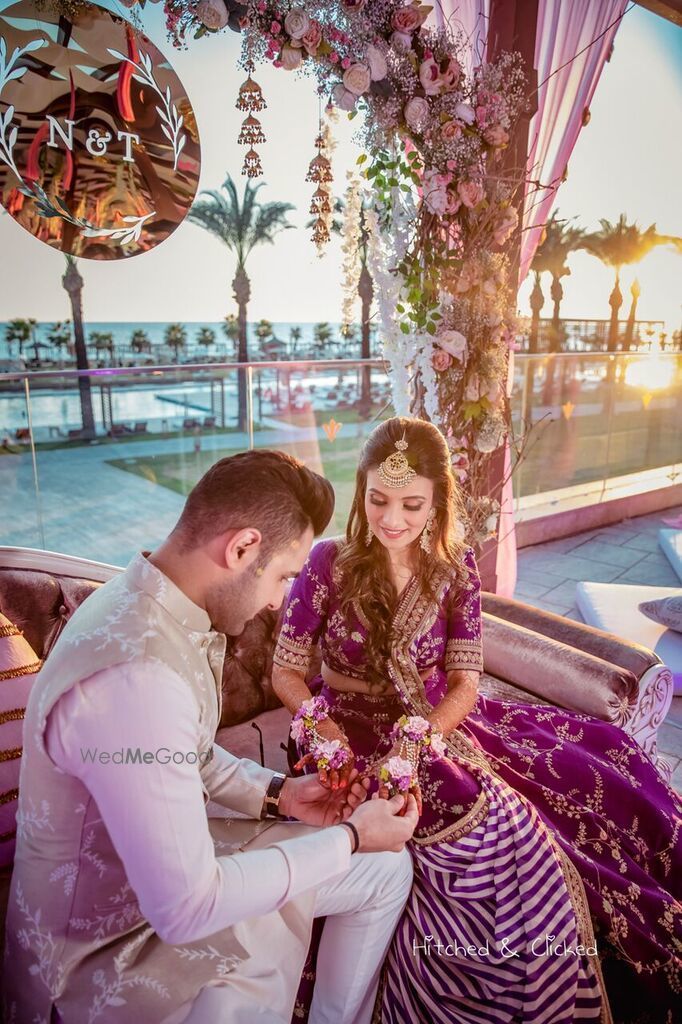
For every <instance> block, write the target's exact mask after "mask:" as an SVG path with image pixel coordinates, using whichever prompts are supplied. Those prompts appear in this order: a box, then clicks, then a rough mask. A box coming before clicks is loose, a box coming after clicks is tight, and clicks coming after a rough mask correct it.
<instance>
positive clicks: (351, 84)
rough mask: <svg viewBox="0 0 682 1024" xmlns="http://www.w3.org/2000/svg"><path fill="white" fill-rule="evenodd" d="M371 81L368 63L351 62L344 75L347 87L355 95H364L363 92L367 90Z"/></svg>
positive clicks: (344, 82)
mask: <svg viewBox="0 0 682 1024" xmlns="http://www.w3.org/2000/svg"><path fill="white" fill-rule="evenodd" d="M371 81H372V79H371V77H370V73H369V68H368V67H367V65H366V64H351V66H350V67H349V68H348V69H347V70H346V71H345V72H344V75H343V84H344V86H345V88H346V89H347V90H348V92H352V93H353V94H354V95H355V96H362V94H363V92H367V90H368V89H369V87H370V83H371Z"/></svg>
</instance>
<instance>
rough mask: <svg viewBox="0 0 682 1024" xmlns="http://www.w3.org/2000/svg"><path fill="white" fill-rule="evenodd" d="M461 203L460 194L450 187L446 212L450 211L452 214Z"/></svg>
mask: <svg viewBox="0 0 682 1024" xmlns="http://www.w3.org/2000/svg"><path fill="white" fill-rule="evenodd" d="M461 205H462V200H461V199H460V198H459V196H458V195H456V194H455V193H454V192H452V191H451V190H450V189H448V197H447V204H446V207H445V212H446V213H449V214H450V215H452V214H454V213H457V211H458V210H459V208H460V206H461Z"/></svg>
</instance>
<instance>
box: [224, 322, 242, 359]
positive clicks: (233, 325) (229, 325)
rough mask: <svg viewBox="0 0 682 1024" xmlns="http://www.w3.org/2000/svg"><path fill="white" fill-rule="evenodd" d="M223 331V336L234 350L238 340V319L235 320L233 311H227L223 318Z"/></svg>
mask: <svg viewBox="0 0 682 1024" xmlns="http://www.w3.org/2000/svg"><path fill="white" fill-rule="evenodd" d="M223 331H224V332H225V337H226V338H227V339H228V340H229V341H231V342H232V344H233V345H234V347H235V351H236V348H237V344H238V342H239V320H237V317H236V316H235V315H234V313H229V314H228V315H227V316H226V317H225V319H224V320H223Z"/></svg>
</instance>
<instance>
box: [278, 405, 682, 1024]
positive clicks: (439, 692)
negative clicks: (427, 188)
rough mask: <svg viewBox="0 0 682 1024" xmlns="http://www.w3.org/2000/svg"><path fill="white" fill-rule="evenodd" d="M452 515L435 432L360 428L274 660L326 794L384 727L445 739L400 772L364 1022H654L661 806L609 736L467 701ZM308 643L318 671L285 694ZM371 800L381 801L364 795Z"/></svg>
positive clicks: (673, 972) (658, 998) (476, 632)
mask: <svg viewBox="0 0 682 1024" xmlns="http://www.w3.org/2000/svg"><path fill="white" fill-rule="evenodd" d="M459 519H463V514H462V508H461V498H460V495H459V493H458V489H457V485H456V483H455V480H454V477H453V474H452V471H451V468H450V455H449V451H448V448H447V445H446V443H445V441H444V439H443V437H442V435H441V434H440V433H439V432H438V430H437V429H436V428H435V427H434V426H433V425H431V424H429V423H426V422H423V421H420V420H413V419H405V418H394V419H390V420H388V421H386V422H384V423H382V424H380V425H379V426H378V427H377V428H376V429H375V430H374V431H373V432H372V433H371V434H370V435H369V437H368V439H367V441H366V443H365V445H364V448H363V451H362V454H361V458H360V464H359V467H358V471H357V481H356V490H355V497H354V500H353V504H352V508H351V512H350V518H349V521H348V527H347V531H346V537H345V539H343V540H336V539H333V540H324V541H321V542H319V543H318V544H317V545H316V546H315V547H314V548H313V550H312V551H311V553H310V556H309V559H308V561H307V563H306V565H305V567H304V569H303V571H302V573H301V574H300V576H299V577H298V578H297V579H296V580H295V582H294V584H293V586H292V589H291V593H290V596H289V599H288V603H287V606H286V610H285V612H284V617H283V624H282V627H281V632H280V636H279V640H278V643H277V648H276V652H275V656H274V661H275V669H274V673H273V684H274V688H275V691H276V692H277V694H278V696H279V697H280V699H281V700H282V702H283V703H284V704H285V705H286V707H287V708H288V709H289V710H290V711H291V712H292V714H295V713H296V712H298V711H299V709H300V708H301V705H302V704H303V702H305V701H307V700H309V699H310V698H311V694H314V695H318V696H322V697H324V698H325V699H326V702H327V705H328V707H329V717H327V718H326V719H324V720H322V721H320V722H319V723H318V725H317V729H318V732H319V734H320V735H321V736H322V737H323V738H324V739H326V740H338V741H340V744H341V746H342V747H343V749H344V751H345V752H346V753H347V755H348V758H349V760H348V761H347V764H346V766H345V767H344V768H343V769H342V770H341V771H340V772H339V771H337V772H329V773H324V772H323V773H322V774H323V776H324V778H325V781H326V782H327V784H329V785H332V786H336V785H343V784H344V783H345V777H347V773H348V771H349V769H350V766H351V764H354V765H355V767H357V768H358V769H359V770H360V772H361V773H363V774H364V775H369V776H372V777H373V778H374V779H376V780H379V775H380V772H381V769H382V766H383V767H385V766H387V764H388V761H389V760H390V759H391V758H393V757H395V756H402V757H403V758H404V757H405V756H407V755H408V754H410V750H409V749H408V748H409V746H410V744H409V743H408V742H407V741H406V740H405V739H404V738H401V737H400V736H398V737H397V738H395V733H394V738H392V737H391V732H392V729H393V727H394V725H395V723H396V722H397V721H398V720H399V719H400V717H401V716H402V715H408V716H420V717H421V718H424V719H427V720H428V722H429V723H431V725H432V726H433V728H434V729H435V730H438V731H439V732H440V733H442V735H443V737H444V738H445V741H446V747H447V752H446V756H444V757H440V758H439V759H437V760H433V761H427V759H426V758H424V757H420V758H419V760H418V769H417V772H416V777H414V779H413V789H414V791H415V794H416V795H417V798H418V804H419V806H420V821H419V825H418V827H417V830H416V832H415V834H414V838H413V840H412V841H411V844H410V846H411V852H412V856H413V861H414V869H415V875H414V886H413V890H412V894H411V897H410V899H409V901H408V904H407V907H406V909H405V912H404V914H403V917H402V920H401V922H400V924H399V926H398V929H397V931H396V934H395V938H394V940H393V944H392V947H391V950H390V953H389V956H388V958H387V961H386V965H385V969H384V972H383V981H382V990H381V996H380V999H381V1020H382V1021H383V1022H385V1024H399V1022H400V1024H415V1022H418V1021H426V1020H428V1021H433V1022H443V1024H455V1022H456V1024H468V1022H472V1024H473V1022H476V1024H478V1022H480V1021H482V1020H483V1021H490V1022H499V1024H512V1022H528V1024H531V1022H532V1024H538V1022H543V1024H549V1022H551V1024H559V1022H561V1024H571V1022H573V1021H595V1022H597V1021H598V1022H610V1021H616V1022H618V1021H627V1022H635V1021H637V1022H645V1021H648V1022H650V1024H664V1022H665V1021H670V1022H671V1024H672V1021H673V1012H674V1011H673V1008H674V1006H675V1005H679V1004H678V1003H677V1000H679V998H680V986H681V978H680V958H679V953H680V949H681V945H680V943H681V940H682V924H681V915H680V904H679V902H677V901H676V899H675V896H674V895H673V890H674V889H677V896H678V899H679V888H680V883H681V881H682V857H681V856H680V852H681V845H682V844H681V836H680V828H681V820H680V803H679V800H678V799H677V797H676V795H675V794H674V793H673V791H672V790H671V789H669V788H668V787H667V786H666V784H665V783H664V781H663V780H662V779H661V777H660V776H659V775H658V773H657V771H656V769H655V767H654V766H653V764H652V763H651V761H650V760H649V759H648V757H647V756H646V755H645V754H644V752H643V751H642V750H641V748H640V747H639V746H638V745H637V743H635V742H634V741H633V740H632V739H630V738H629V737H628V736H627V735H626V734H625V733H624V732H622V731H621V730H620V729H619V728H617V727H615V726H612V725H609V724H606V723H604V722H601V721H598V720H596V719H593V718H590V717H589V716H586V715H581V714H577V713H574V712H569V711H563V710H560V709H558V708H554V707H546V706H542V705H530V704H518V703H513V702H510V701H501V700H493V699H491V698H489V697H486V696H484V695H483V694H479V693H478V692H477V684H478V678H479V674H480V672H481V671H482V668H483V661H482V654H481V614H480V584H479V578H478V573H477V569H476V562H475V559H474V555H473V552H472V551H471V549H469V548H467V547H466V546H465V544H464V542H462V541H461V540H460V539H459V537H458V534H457V532H456V530H455V526H456V521H457V520H459ZM318 642H319V644H320V647H321V650H322V656H323V659H324V660H323V664H322V669H321V674H320V675H318V676H317V677H316V678H314V679H313V680H312V682H311V683H310V685H307V684H306V672H307V669H308V667H309V664H310V661H311V657H312V655H313V651H314V648H315V646H316V645H317V644H318ZM555 671H556V672H561V665H560V664H557V665H556V668H555ZM302 753H303V750H301V749H299V750H298V754H299V755H301V754H302ZM411 754H412V758H413V764H415V757H414V745H412V750H411ZM351 758H352V760H351ZM311 770H315V769H311ZM384 778H385V773H384ZM375 788H378V789H379V795H380V796H384V795H386V793H387V790H386V785H385V783H381V782H380V781H377V782H376V783H375ZM302 992H303V1002H305V992H304V990H303V989H302ZM299 1010H301V1012H305V1011H304V1007H299ZM677 1019H679V1018H677Z"/></svg>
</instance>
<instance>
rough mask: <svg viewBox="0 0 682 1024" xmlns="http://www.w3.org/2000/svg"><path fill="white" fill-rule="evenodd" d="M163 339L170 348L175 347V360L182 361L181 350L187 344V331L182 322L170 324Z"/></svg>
mask: <svg viewBox="0 0 682 1024" xmlns="http://www.w3.org/2000/svg"><path fill="white" fill-rule="evenodd" d="M163 340H164V341H165V343H166V344H167V345H168V347H169V348H172V349H173V352H174V359H175V362H176V363H178V362H180V351H181V349H183V348H184V347H185V345H186V344H187V331H186V330H185V328H184V327H183V326H182V324H168V327H167V328H166V330H165V331H164V334H163Z"/></svg>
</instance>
